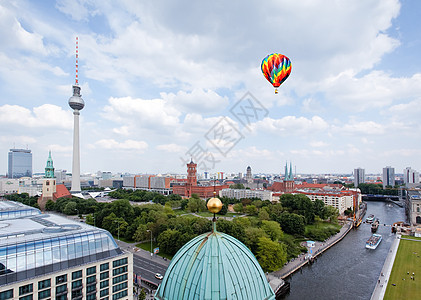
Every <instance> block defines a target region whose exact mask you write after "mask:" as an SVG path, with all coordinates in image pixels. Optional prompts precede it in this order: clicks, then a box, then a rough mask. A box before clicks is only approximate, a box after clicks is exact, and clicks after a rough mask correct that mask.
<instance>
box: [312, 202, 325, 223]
mask: <svg viewBox="0 0 421 300" xmlns="http://www.w3.org/2000/svg"><path fill="white" fill-rule="evenodd" d="M313 207H314V214H315V215H316V216H319V217H320V219H322V220H324V219H326V208H325V203H324V202H323V201H322V200H320V199H316V201H314V202H313Z"/></svg>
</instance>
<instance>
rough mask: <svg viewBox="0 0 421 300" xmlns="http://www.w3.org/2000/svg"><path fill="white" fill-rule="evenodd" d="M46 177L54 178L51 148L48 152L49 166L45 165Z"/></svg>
mask: <svg viewBox="0 0 421 300" xmlns="http://www.w3.org/2000/svg"><path fill="white" fill-rule="evenodd" d="M45 178H54V166H53V159H52V157H51V150H50V151H49V154H48V159H47V166H46V167H45Z"/></svg>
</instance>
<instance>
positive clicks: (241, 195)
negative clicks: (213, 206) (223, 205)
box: [219, 189, 273, 202]
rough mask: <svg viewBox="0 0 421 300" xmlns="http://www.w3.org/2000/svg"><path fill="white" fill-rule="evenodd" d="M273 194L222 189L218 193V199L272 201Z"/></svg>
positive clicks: (270, 192) (263, 191) (261, 191)
mask: <svg viewBox="0 0 421 300" xmlns="http://www.w3.org/2000/svg"><path fill="white" fill-rule="evenodd" d="M272 195H273V192H272V191H268V190H249V189H223V190H221V191H219V196H220V197H228V198H235V199H246V198H247V199H250V198H259V199H261V200H269V201H271V202H272V200H273V197H272Z"/></svg>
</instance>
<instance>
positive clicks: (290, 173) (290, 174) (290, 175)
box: [289, 162, 294, 180]
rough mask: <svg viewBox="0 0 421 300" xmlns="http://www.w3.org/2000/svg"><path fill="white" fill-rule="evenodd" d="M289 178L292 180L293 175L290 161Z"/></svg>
mask: <svg viewBox="0 0 421 300" xmlns="http://www.w3.org/2000/svg"><path fill="white" fill-rule="evenodd" d="M289 180H294V175H293V174H292V162H289Z"/></svg>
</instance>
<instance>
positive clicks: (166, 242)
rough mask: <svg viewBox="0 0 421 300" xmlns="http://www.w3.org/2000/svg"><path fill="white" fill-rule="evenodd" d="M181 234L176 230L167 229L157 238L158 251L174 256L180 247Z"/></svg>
mask: <svg viewBox="0 0 421 300" xmlns="http://www.w3.org/2000/svg"><path fill="white" fill-rule="evenodd" d="M180 238H181V234H180V232H179V231H178V230H173V229H167V230H165V231H164V232H162V233H161V234H160V235H159V236H158V239H157V241H158V245H159V248H160V250H162V251H163V252H165V253H168V254H172V255H174V254H175V253H176V252H177V250H178V249H179V248H180V247H181V245H180V244H181V243H180Z"/></svg>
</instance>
